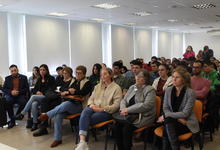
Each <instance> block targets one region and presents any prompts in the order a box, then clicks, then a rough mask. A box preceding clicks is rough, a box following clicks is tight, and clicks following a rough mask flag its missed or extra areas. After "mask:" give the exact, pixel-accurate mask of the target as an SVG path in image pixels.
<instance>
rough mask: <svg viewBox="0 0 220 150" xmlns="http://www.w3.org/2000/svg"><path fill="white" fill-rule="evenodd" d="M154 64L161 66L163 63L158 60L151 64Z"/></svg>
mask: <svg viewBox="0 0 220 150" xmlns="http://www.w3.org/2000/svg"><path fill="white" fill-rule="evenodd" d="M153 64H155V65H157V67H159V66H160V65H161V63H160V62H157V61H156V62H152V63H151V65H153Z"/></svg>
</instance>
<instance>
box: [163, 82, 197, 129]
mask: <svg viewBox="0 0 220 150" xmlns="http://www.w3.org/2000/svg"><path fill="white" fill-rule="evenodd" d="M172 88H173V86H172V87H168V88H167V90H166V92H165V96H164V103H163V112H164V114H165V117H171V118H174V119H186V120H187V123H186V126H187V127H188V128H189V129H190V131H191V132H193V133H197V132H199V124H198V121H197V119H196V116H195V114H194V112H193V107H194V103H195V93H194V91H193V90H192V89H190V88H187V89H186V93H185V95H184V97H183V101H182V103H181V105H180V107H179V111H178V112H173V110H172V106H171V92H172Z"/></svg>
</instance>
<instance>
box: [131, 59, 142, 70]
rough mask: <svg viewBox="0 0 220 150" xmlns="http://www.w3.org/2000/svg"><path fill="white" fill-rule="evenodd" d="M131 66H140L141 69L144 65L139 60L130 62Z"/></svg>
mask: <svg viewBox="0 0 220 150" xmlns="http://www.w3.org/2000/svg"><path fill="white" fill-rule="evenodd" d="M130 64H133V65H138V66H140V67H141V68H142V65H143V64H142V63H141V62H140V61H138V60H132V61H131V62H130Z"/></svg>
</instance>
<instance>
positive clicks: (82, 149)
mask: <svg viewBox="0 0 220 150" xmlns="http://www.w3.org/2000/svg"><path fill="white" fill-rule="evenodd" d="M75 150H89V147H88V144H87V143H86V142H85V141H80V142H79V144H77V146H76V148H75Z"/></svg>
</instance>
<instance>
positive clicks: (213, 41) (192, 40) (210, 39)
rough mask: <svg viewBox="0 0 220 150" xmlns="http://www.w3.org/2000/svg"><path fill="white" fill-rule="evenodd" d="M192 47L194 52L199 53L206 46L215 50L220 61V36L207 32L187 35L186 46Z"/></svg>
mask: <svg viewBox="0 0 220 150" xmlns="http://www.w3.org/2000/svg"><path fill="white" fill-rule="evenodd" d="M187 45H191V46H192V47H193V50H194V51H195V52H196V54H197V53H198V51H199V50H201V49H203V47H204V46H205V45H208V46H209V48H210V49H213V51H214V56H215V57H216V58H217V59H220V35H218V36H214V35H210V34H207V33H205V32H200V33H188V34H186V46H187Z"/></svg>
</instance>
